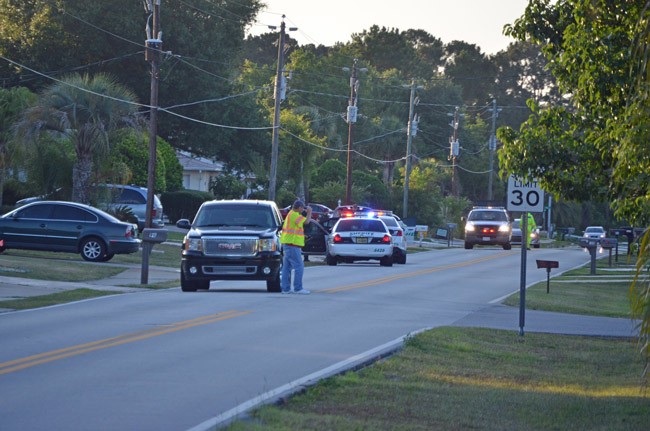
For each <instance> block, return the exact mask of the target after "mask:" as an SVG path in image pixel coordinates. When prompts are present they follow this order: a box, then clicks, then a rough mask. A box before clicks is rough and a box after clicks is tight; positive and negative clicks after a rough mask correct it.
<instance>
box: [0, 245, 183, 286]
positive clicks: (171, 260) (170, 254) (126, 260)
mask: <svg viewBox="0 0 650 431" xmlns="http://www.w3.org/2000/svg"><path fill="white" fill-rule="evenodd" d="M180 247H181V245H180V243H178V244H172V243H168V244H156V245H154V247H153V250H152V252H151V254H150V255H149V265H156V266H165V267H171V268H180V265H181V248H180ZM5 258H7V259H11V258H18V259H19V261H20V262H25V264H27V265H32V264H33V265H36V266H38V265H39V263H38V261H46V262H47V261H49V262H50V263H49V265H50V266H52V264H51V261H53V260H57V261H59V262H60V261H63V262H62V263H60V264H59V265H66V266H67V265H69V264H73V265H74V264H78V265H88V264H93V265H95V266H94V268H108V267H110V264H114V263H117V264H129V265H132V264H141V263H142V250H139V251H137V252H136V253H132V254H116V255H115V256H113V258H112V259H111V260H110V261H109V262H107V263H108V264H109V265H105V264H103V263H98V264H95V263H91V262H85V261H84V260H83V259H82V258H81V256H80V255H79V254H75V253H55V252H49V251H33V250H12V249H10V250H6V251H5V252H4V253H2V254H0V266H5V267H7V266H8V265H11V264H7V265H3V262H5ZM25 258H36V259H31V260H29V259H25ZM12 262H15V259H14V261H12ZM18 267H22V264H21V265H18ZM86 268H87V267H86ZM5 271H8V272H11V271H12V270H11V269H5ZM93 271H94V269H93ZM118 273H119V271H118ZM3 275H8V276H9V275H10V274H3ZM14 276H16V277H23V275H20V272H18V271H17V270H16V271H15V275H14ZM26 278H27V277H26ZM97 278H104V277H94V278H88V279H87V280H95V279H97ZM46 279H49V278H46ZM67 281H73V280H67ZM78 281H80V280H78Z"/></svg>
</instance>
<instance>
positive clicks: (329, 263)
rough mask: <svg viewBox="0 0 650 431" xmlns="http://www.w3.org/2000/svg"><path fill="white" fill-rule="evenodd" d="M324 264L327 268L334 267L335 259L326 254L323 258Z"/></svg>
mask: <svg viewBox="0 0 650 431" xmlns="http://www.w3.org/2000/svg"><path fill="white" fill-rule="evenodd" d="M325 263H327V264H328V265H329V266H336V258H335V257H334V256H332V255H331V254H328V255H327V256H325Z"/></svg>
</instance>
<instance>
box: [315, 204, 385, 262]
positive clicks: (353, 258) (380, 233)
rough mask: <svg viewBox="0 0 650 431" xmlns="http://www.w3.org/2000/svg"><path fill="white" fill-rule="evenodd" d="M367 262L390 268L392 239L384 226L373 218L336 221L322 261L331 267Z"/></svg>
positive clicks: (348, 218) (355, 217) (349, 218)
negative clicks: (338, 264) (340, 264)
mask: <svg viewBox="0 0 650 431" xmlns="http://www.w3.org/2000/svg"><path fill="white" fill-rule="evenodd" d="M369 260H378V261H379V264H380V265H381V266H393V238H392V236H391V234H390V232H389V230H388V228H387V227H386V224H384V222H383V221H381V220H380V219H378V218H376V217H359V216H353V217H344V218H340V219H339V220H338V221H337V222H336V224H335V225H334V227H333V228H332V232H331V233H330V235H329V237H328V241H327V254H326V256H325V262H326V263H327V264H328V265H331V266H334V265H336V264H337V263H340V262H343V263H354V262H358V261H369Z"/></svg>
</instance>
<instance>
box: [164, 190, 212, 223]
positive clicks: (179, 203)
mask: <svg viewBox="0 0 650 431" xmlns="http://www.w3.org/2000/svg"><path fill="white" fill-rule="evenodd" d="M213 199H214V196H213V195H212V193H209V192H199V191H196V190H180V191H177V192H166V193H163V194H162V195H161V196H160V202H161V203H162V205H163V208H164V211H165V214H166V215H167V217H169V221H170V222H172V223H176V222H177V221H178V220H180V219H182V218H186V219H190V220H192V219H194V216H195V215H196V212H197V211H198V210H199V207H200V206H201V204H202V203H203V202H205V201H210V200H213Z"/></svg>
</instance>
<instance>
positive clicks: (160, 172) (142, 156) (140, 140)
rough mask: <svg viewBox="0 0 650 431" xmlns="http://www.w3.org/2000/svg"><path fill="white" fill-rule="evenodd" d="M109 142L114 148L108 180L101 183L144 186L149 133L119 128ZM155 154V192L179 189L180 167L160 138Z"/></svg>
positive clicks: (180, 185) (165, 142)
mask: <svg viewBox="0 0 650 431" xmlns="http://www.w3.org/2000/svg"><path fill="white" fill-rule="evenodd" d="M112 139H113V141H114V148H113V151H112V155H111V166H110V167H109V168H108V172H107V176H108V180H107V181H105V182H108V183H116V184H126V183H129V184H136V185H139V186H143V187H146V186H147V184H148V177H149V134H148V133H146V132H138V131H135V130H131V129H123V130H120V131H118V132H116V133H114V134H113V136H112ZM156 155H157V157H156V178H155V190H156V192H164V191H173V190H178V189H180V188H181V187H182V184H183V167H182V166H181V164H180V162H179V161H178V158H177V157H176V152H175V151H174V149H173V148H172V147H171V145H170V144H169V143H168V142H167V141H165V140H164V139H162V138H161V137H160V136H159V137H158V139H157V142H156ZM124 167H125V168H126V169H124ZM125 170H126V172H125Z"/></svg>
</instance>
